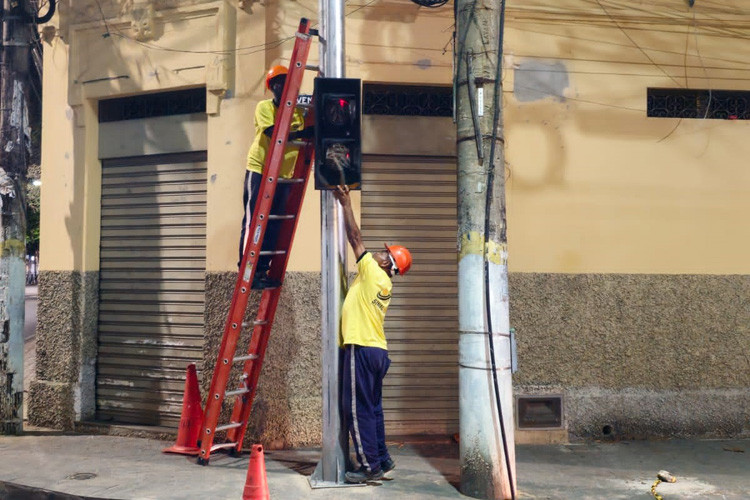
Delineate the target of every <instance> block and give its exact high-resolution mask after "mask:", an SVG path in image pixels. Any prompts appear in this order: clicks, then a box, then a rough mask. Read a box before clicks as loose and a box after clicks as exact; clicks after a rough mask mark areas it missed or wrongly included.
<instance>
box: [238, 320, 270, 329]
mask: <svg viewBox="0 0 750 500" xmlns="http://www.w3.org/2000/svg"><path fill="white" fill-rule="evenodd" d="M266 324H268V321H266V320H265V319H256V320H255V321H245V322H243V323H242V328H247V327H248V326H263V325H266Z"/></svg>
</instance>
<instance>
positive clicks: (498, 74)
mask: <svg viewBox="0 0 750 500" xmlns="http://www.w3.org/2000/svg"><path fill="white" fill-rule="evenodd" d="M504 32H505V0H501V2H500V26H499V29H498V43H497V62H496V64H495V66H496V70H495V91H494V96H493V101H494V102H493V106H494V111H493V116H492V143H491V144H490V164H489V168H488V169H487V186H486V189H487V197H486V199H485V205H484V299H485V309H486V311H487V331H488V332H489V335H488V336H489V340H490V361H491V366H492V383H493V386H494V389H495V404H496V405H497V416H498V419H499V420H500V435H501V437H502V441H503V455H504V457H505V466H506V469H507V472H508V483H509V484H510V497H511V499H512V500H516V487H515V486H514V483H513V468H512V467H511V465H510V456H509V455H510V454H509V453H508V438H507V436H506V432H505V421H504V419H503V407H502V404H501V403H500V384H499V383H498V381H497V367H496V366H495V341H494V340H493V338H492V310H491V309H490V305H491V304H490V261H489V255H488V251H489V245H488V242H489V237H490V208H491V206H492V189H493V183H494V176H495V143H496V142H497V128H498V122H499V121H500V107H501V106H502V104H503V103H502V101H501V100H500V97H501V96H500V87H501V81H502V80H501V78H502V67H503V64H502V62H503V38H504ZM501 196H502V198H503V200H502V201H503V203H502V206H503V207H505V202H504V201H505V193H504V192H503V193H502V194H501ZM502 217H503V220H502V228H501V233H500V241H501V242H504V241H507V232H506V220H505V211H504V210H503V212H502Z"/></svg>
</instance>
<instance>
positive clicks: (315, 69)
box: [305, 64, 320, 72]
mask: <svg viewBox="0 0 750 500" xmlns="http://www.w3.org/2000/svg"><path fill="white" fill-rule="evenodd" d="M305 69H308V70H310V71H318V72H319V71H320V66H316V65H314V64H305Z"/></svg>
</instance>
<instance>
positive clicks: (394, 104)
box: [362, 83, 453, 116]
mask: <svg viewBox="0 0 750 500" xmlns="http://www.w3.org/2000/svg"><path fill="white" fill-rule="evenodd" d="M362 93H363V102H364V104H363V106H362V109H363V111H364V114H366V115H396V116H453V89H452V88H451V87H440V86H435V85H432V86H431V85H389V84H380V83H365V84H364V85H363V87H362Z"/></svg>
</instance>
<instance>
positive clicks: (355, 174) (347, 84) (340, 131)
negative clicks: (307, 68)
mask: <svg viewBox="0 0 750 500" xmlns="http://www.w3.org/2000/svg"><path fill="white" fill-rule="evenodd" d="M361 88H362V82H361V80H359V79H356V78H316V79H315V92H314V106H315V189H319V190H320V189H333V188H334V187H335V186H338V185H340V184H345V185H347V186H349V188H350V189H359V187H360V184H361V180H362V173H361V172H362V134H361V128H362V127H361V123H360V121H361V116H362V114H361V101H362V90H361Z"/></svg>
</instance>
